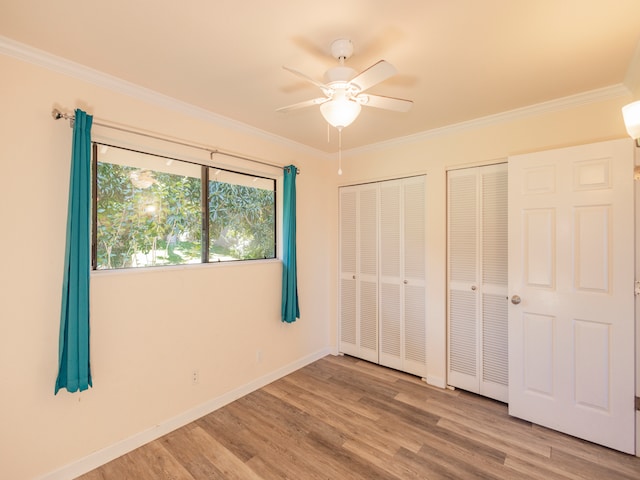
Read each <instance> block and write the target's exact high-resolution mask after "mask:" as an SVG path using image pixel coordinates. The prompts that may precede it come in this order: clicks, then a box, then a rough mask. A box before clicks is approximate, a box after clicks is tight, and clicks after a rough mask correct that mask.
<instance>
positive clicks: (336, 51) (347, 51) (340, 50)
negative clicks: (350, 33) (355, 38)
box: [331, 38, 353, 62]
mask: <svg viewBox="0 0 640 480" xmlns="http://www.w3.org/2000/svg"><path fill="white" fill-rule="evenodd" d="M331 55H332V56H333V58H335V59H337V60H340V61H341V62H343V61H345V60H347V59H348V58H349V57H351V55H353V43H352V42H351V40H349V39H347V38H339V39H338V40H334V41H333V42H331Z"/></svg>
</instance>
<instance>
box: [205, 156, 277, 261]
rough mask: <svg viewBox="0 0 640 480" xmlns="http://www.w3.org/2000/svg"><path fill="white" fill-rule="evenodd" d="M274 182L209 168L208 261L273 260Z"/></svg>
mask: <svg viewBox="0 0 640 480" xmlns="http://www.w3.org/2000/svg"><path fill="white" fill-rule="evenodd" d="M275 212H276V210H275V180H273V179H267V178H261V177H254V176H251V175H245V174H242V173H235V172H229V171H226V170H220V169H216V168H210V169H209V261H211V262H220V261H228V260H253V259H259V258H275V226H276V221H275V219H276V214H275Z"/></svg>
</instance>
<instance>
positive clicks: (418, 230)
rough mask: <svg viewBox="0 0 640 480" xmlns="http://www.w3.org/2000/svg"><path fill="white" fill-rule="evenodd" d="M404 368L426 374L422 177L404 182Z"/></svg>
mask: <svg viewBox="0 0 640 480" xmlns="http://www.w3.org/2000/svg"><path fill="white" fill-rule="evenodd" d="M403 187H404V188H403V245H402V247H403V262H402V265H403V281H402V287H403V289H404V296H403V305H404V332H403V345H404V351H403V365H404V367H403V370H404V371H406V372H409V373H413V374H414V375H419V376H421V377H426V376H427V337H426V321H427V318H426V294H427V292H426V280H425V279H426V253H425V250H426V243H425V237H426V220H425V208H426V207H425V177H424V176H420V177H413V178H407V179H405V180H404V185H403Z"/></svg>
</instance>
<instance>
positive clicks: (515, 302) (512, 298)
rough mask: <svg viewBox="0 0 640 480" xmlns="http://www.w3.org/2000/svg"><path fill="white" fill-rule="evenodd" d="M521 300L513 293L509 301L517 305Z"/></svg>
mask: <svg viewBox="0 0 640 480" xmlns="http://www.w3.org/2000/svg"><path fill="white" fill-rule="evenodd" d="M521 301H522V299H521V298H520V296H519V295H514V296H513V297H511V303H513V304H514V305H518V304H519V303H520V302H521Z"/></svg>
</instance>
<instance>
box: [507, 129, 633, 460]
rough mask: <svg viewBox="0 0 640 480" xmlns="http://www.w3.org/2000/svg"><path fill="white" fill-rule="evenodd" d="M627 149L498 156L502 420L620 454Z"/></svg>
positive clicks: (628, 395) (628, 241)
mask: <svg viewBox="0 0 640 480" xmlns="http://www.w3.org/2000/svg"><path fill="white" fill-rule="evenodd" d="M633 205H634V198H633V146H632V143H631V141H629V140H616V141H609V142H602V143H597V144H592V145H583V146H579V147H570V148H564V149H558V150H552V151H547V152H539V153H532V154H526V155H518V156H514V157H511V158H509V295H510V302H509V413H510V414H511V415H514V416H516V417H520V418H524V419H526V420H529V421H532V422H534V423H537V424H540V425H544V426H547V427H550V428H553V429H555V430H559V431H562V432H565V433H568V434H570V435H574V436H577V437H580V438H583V439H585V440H589V441H592V442H595V443H598V444H601V445H605V446H608V447H611V448H614V449H616V450H620V451H623V452H627V453H635V446H634V441H635V429H634V428H635V427H634V422H635V420H634V381H635V374H634V341H635V340H634V289H633V282H634V209H633Z"/></svg>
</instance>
